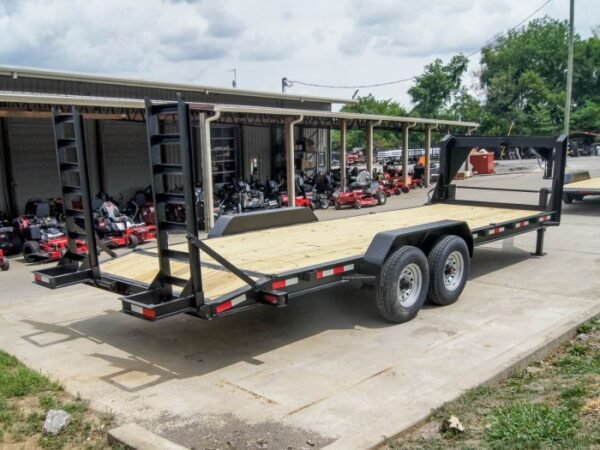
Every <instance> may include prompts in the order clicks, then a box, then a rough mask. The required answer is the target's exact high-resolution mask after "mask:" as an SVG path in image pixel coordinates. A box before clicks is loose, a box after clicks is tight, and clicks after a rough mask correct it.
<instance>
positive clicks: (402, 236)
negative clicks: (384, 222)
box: [359, 220, 473, 275]
mask: <svg viewBox="0 0 600 450" xmlns="http://www.w3.org/2000/svg"><path fill="white" fill-rule="evenodd" d="M444 235H456V236H460V237H461V238H463V239H464V240H465V242H466V243H467V246H468V247H469V255H471V256H473V234H472V233H471V229H470V228H469V226H468V225H467V224H466V222H461V221H457V220H440V221H438V222H431V223H426V224H423V225H416V226H413V227H406V228H400V229H397V230H390V231H383V232H381V233H377V234H376V235H375V237H374V238H373V240H372V241H371V245H369V248H368V249H367V252H366V253H365V256H364V257H363V260H362V262H361V264H360V268H359V271H360V272H361V273H365V274H369V275H378V274H379V272H380V270H381V267H382V266H383V264H384V263H385V261H386V260H387V258H388V257H389V256H390V255H391V254H392V253H393V252H394V251H395V250H397V249H398V248H400V247H402V246H404V245H412V246H415V247H418V248H420V249H421V250H423V251H424V252H425V254H427V253H429V251H430V250H431V249H432V248H433V245H434V244H435V242H436V241H437V240H438V239H439V238H440V237H441V236H444Z"/></svg>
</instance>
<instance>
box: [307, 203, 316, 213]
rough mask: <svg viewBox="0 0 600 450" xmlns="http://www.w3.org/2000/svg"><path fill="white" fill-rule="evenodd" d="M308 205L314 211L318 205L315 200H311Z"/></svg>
mask: <svg viewBox="0 0 600 450" xmlns="http://www.w3.org/2000/svg"><path fill="white" fill-rule="evenodd" d="M308 207H309V208H310V209H311V211H314V210H315V209H317V206H316V205H315V204H314V203H313V202H310V203H309V204H308Z"/></svg>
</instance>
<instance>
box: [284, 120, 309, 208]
mask: <svg viewBox="0 0 600 450" xmlns="http://www.w3.org/2000/svg"><path fill="white" fill-rule="evenodd" d="M303 119H304V117H303V116H300V117H298V118H297V119H294V118H293V117H286V118H285V127H284V130H283V133H284V136H283V137H284V140H285V167H286V183H287V194H288V206H289V207H292V208H293V207H294V206H296V168H295V167H294V125H297V124H299V123H300V122H302V120H303Z"/></svg>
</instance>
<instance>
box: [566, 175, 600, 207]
mask: <svg viewBox="0 0 600 450" xmlns="http://www.w3.org/2000/svg"><path fill="white" fill-rule="evenodd" d="M581 181H583V180H581ZM598 195H600V188H581V187H579V188H574V187H569V185H568V184H565V186H564V188H563V200H564V202H565V203H573V200H578V201H581V200H583V198H584V197H591V196H598Z"/></svg>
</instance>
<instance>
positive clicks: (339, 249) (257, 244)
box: [101, 203, 543, 301]
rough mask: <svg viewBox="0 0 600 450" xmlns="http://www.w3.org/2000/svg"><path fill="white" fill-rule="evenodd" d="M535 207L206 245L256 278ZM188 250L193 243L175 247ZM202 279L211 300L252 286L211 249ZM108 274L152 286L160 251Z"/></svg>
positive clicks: (414, 217) (293, 229) (364, 222)
mask: <svg viewBox="0 0 600 450" xmlns="http://www.w3.org/2000/svg"><path fill="white" fill-rule="evenodd" d="M542 214H543V213H540V212H537V211H531V210H522V209H508V208H495V207H484V206H471V205H455V204H441V203H440V204H434V205H426V206H422V207H419V208H411V209H404V210H396V211H388V212H381V213H376V214H368V215H363V216H355V217H348V218H343V219H336V220H329V221H324V222H313V223H310V224H302V225H293V226H288V227H284V228H271V229H266V230H261V231H253V232H248V233H244V234H239V235H231V236H224V237H218V238H213V239H209V240H207V241H205V242H206V244H207V245H208V246H209V247H210V248H212V249H213V250H214V251H216V252H217V253H219V254H220V255H222V256H223V257H225V258H226V259H227V260H228V261H230V262H231V263H232V264H234V265H235V266H237V267H238V268H240V269H242V270H243V271H245V272H246V273H247V274H248V275H250V276H251V277H252V278H254V279H258V278H260V277H262V276H265V275H269V276H272V275H277V276H282V274H285V273H288V272H295V271H298V270H299V269H302V268H305V267H312V266H319V265H326V264H328V263H331V262H332V261H341V260H344V259H351V258H360V257H361V256H363V255H364V254H365V252H366V250H367V248H368V247H369V245H370V243H371V242H372V240H373V238H374V237H375V235H376V234H377V233H380V232H382V231H389V230H394V229H399V228H405V227H411V226H417V225H423V224H427V223H432V222H437V221H442V220H457V221H465V222H466V223H467V224H468V225H469V228H470V229H471V231H472V232H473V233H477V232H478V231H479V230H483V229H489V228H490V227H493V226H498V225H502V224H505V223H514V222H518V221H521V220H524V219H528V218H532V217H538V216H540V215H542ZM171 248H173V249H174V250H180V251H186V250H187V244H186V243H184V244H179V245H172V246H171ZM201 261H202V264H203V267H202V282H203V290H204V294H205V296H206V298H207V300H208V301H210V300H215V301H216V300H217V299H219V298H222V297H224V296H226V295H231V293H232V292H235V291H237V290H239V289H243V288H244V287H247V285H246V284H245V283H244V281H242V280H241V279H240V278H238V277H237V276H235V275H234V274H232V273H231V272H228V271H226V269H224V268H223V267H222V266H221V265H219V264H218V263H217V262H216V261H214V260H213V259H212V258H210V257H209V256H208V255H206V254H205V253H202V255H201ZM171 268H172V274H173V275H174V276H178V277H182V278H188V277H189V266H188V264H187V263H184V262H178V261H172V262H171ZM101 271H102V275H103V276H105V277H107V278H113V279H119V280H123V281H128V282H131V283H132V284H137V285H141V286H148V285H149V284H150V283H151V282H152V280H153V279H154V277H155V276H156V274H157V272H158V258H157V255H156V253H155V252H154V251H152V250H151V251H147V250H146V251H134V252H132V253H129V254H127V255H124V256H122V257H119V258H116V259H113V260H110V261H108V262H105V263H103V264H102V265H101Z"/></svg>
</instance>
